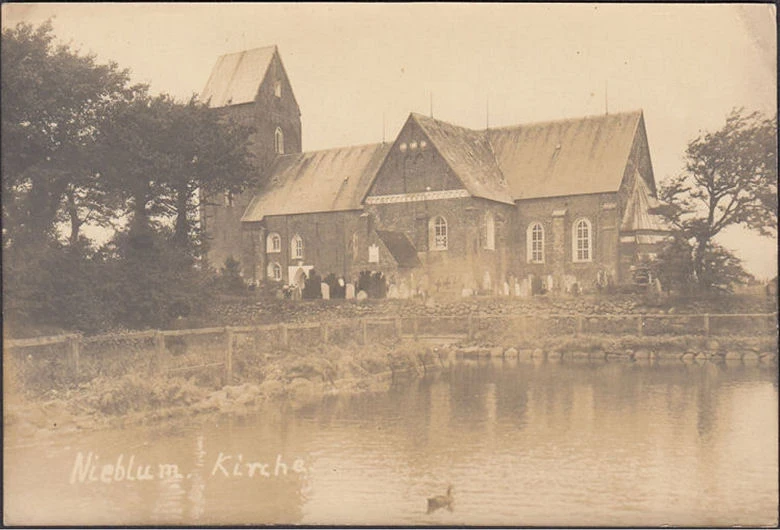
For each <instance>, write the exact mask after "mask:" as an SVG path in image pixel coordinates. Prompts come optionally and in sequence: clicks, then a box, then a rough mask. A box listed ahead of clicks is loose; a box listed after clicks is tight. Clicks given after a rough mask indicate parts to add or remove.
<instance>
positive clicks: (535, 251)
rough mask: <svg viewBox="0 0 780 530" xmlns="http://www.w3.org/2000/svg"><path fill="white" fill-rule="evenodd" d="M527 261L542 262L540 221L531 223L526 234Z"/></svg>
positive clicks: (542, 244) (542, 233)
mask: <svg viewBox="0 0 780 530" xmlns="http://www.w3.org/2000/svg"><path fill="white" fill-rule="evenodd" d="M526 242H527V246H528V250H527V252H526V255H527V257H528V263H544V227H543V226H542V223H531V225H529V226H528V233H527V234H526Z"/></svg>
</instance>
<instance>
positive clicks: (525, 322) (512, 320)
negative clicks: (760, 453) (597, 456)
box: [3, 313, 777, 381]
mask: <svg viewBox="0 0 780 530" xmlns="http://www.w3.org/2000/svg"><path fill="white" fill-rule="evenodd" d="M770 318H771V319H772V321H773V324H771V325H770V324H769V322H768V320H769V319H770ZM727 319H732V320H736V321H738V322H737V325H736V326H731V327H727V328H725V331H726V332H727V333H728V334H733V335H750V334H755V333H756V332H759V331H764V332H766V331H768V330H770V329H771V330H772V332H774V333H776V331H777V328H776V321H777V313H731V314H729V313H720V314H709V313H699V314H602V315H598V314H594V315H583V314H576V313H572V314H523V315H474V314H468V315H461V316H457V315H442V316H438V315H419V316H395V317H364V318H360V319H334V320H329V321H325V322H298V323H280V324H266V325H258V326H226V327H209V328H198V329H177V330H149V331H141V332H130V333H112V334H104V335H96V336H92V337H82V336H81V335H79V334H64V335H56V336H50V337H36V338H28V339H8V340H4V341H3V344H4V347H5V348H6V350H21V349H26V348H35V347H43V346H58V345H60V346H65V347H66V350H65V352H66V353H67V359H68V364H69V365H70V366H71V369H72V370H73V372H74V373H75V374H76V375H78V374H79V370H80V366H81V357H82V350H83V348H84V346H86V345H90V346H92V345H96V344H101V343H103V344H105V343H109V342H111V341H118V340H119V341H133V340H144V339H153V343H154V350H155V352H156V353H157V354H159V357H160V358H163V357H165V354H166V352H167V351H168V350H169V346H170V347H173V345H174V343H173V342H172V343H170V344H168V342H169V341H166V338H167V339H173V340H174V341H175V340H176V339H179V340H182V339H183V338H184V337H189V336H201V337H203V336H207V335H216V336H219V335H221V336H222V339H219V340H221V341H222V342H221V344H222V346H218V348H219V350H220V352H219V353H218V355H220V356H221V360H219V361H218V362H205V363H204V362H200V363H198V364H193V365H186V366H175V367H168V366H167V364H166V363H163V364H162V371H164V372H166V373H177V372H186V371H191V370H198V369H205V368H217V367H221V368H222V369H224V373H225V380H226V381H231V380H232V377H233V370H234V359H233V356H234V351H235V344H236V339H237V337H239V336H248V337H250V338H251V339H252V344H253V346H252V347H253V349H255V350H257V348H258V345H259V343H260V342H261V341H259V340H258V337H259V336H260V334H262V333H275V334H277V335H278V338H277V339H276V340H274V341H272V343H271V344H270V345H271V346H272V347H273V348H276V349H282V350H286V349H288V348H289V347H290V335H291V334H296V333H297V332H304V331H308V332H311V331H313V330H317V331H318V332H319V333H318V334H317V336H316V340H317V341H319V342H322V343H333V342H338V338H337V337H338V333H339V331H343V330H344V329H345V328H347V329H351V330H353V335H352V336H353V338H354V337H355V336H356V337H357V338H358V340H357V342H359V343H360V344H363V345H366V344H369V342H370V340H371V339H372V338H376V336H377V335H378V333H377V328H379V327H380V326H382V327H383V328H384V329H387V330H392V333H391V334H390V336H392V337H395V338H403V337H411V338H414V339H415V340H417V339H419V338H421V337H442V336H447V337H460V338H464V339H466V338H468V339H469V340H472V339H475V338H476V339H478V338H480V337H485V336H488V335H489V334H493V333H497V331H496V329H495V327H494V324H495V323H496V322H499V323H500V322H501V321H504V322H506V323H508V324H509V326H510V327H509V328H507V327H506V326H504V327H503V328H500V329H503V330H507V329H509V330H511V331H512V332H515V333H519V334H520V335H523V336H528V337H533V336H540V335H554V334H558V335H562V336H563V335H571V334H573V335H587V334H589V333H590V334H594V333H613V334H614V333H620V334H635V335H640V336H641V335H645V334H653V335H670V334H671V335H680V334H689V335H704V336H710V335H713V334H714V333H713V332H715V331H718V330H719V326H722V325H723V324H722V323H723V321H724V320H727ZM600 321H606V323H608V324H610V326H607V327H606V328H605V327H604V326H603V323H600ZM653 321H663V322H665V323H666V324H667V327H665V328H663V327H662V328H660V330H659V329H658V328H655V327H653V326H652V325H651V323H652V322H653ZM746 321H747V323H749V322H753V323H754V324H755V323H756V322H758V323H759V324H761V325H760V327H759V328H758V329H756V328H755V326H754V327H751V326H749V325H747V323H746ZM761 321H763V322H761ZM697 322H698V325H697V324H696V323H697ZM670 323H671V327H669V326H670ZM713 323H715V324H716V325H715V326H713ZM599 326H601V327H599ZM605 329H606V331H605Z"/></svg>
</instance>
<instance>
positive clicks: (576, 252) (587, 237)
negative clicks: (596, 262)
mask: <svg viewBox="0 0 780 530" xmlns="http://www.w3.org/2000/svg"><path fill="white" fill-rule="evenodd" d="M573 232H574V233H573V234H572V257H573V258H574V259H573V261H575V262H581V261H593V232H592V230H591V225H590V221H588V220H587V219H579V220H578V221H576V222H575V223H574V230H573Z"/></svg>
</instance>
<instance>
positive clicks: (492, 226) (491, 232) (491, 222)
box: [485, 212, 496, 250]
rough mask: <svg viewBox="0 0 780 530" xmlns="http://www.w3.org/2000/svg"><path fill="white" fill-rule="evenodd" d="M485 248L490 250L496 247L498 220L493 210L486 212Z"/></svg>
mask: <svg viewBox="0 0 780 530" xmlns="http://www.w3.org/2000/svg"><path fill="white" fill-rule="evenodd" d="M485 248H486V249H488V250H495V248H496V220H495V218H494V217H493V212H487V213H485Z"/></svg>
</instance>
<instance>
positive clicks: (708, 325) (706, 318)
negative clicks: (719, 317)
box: [704, 313, 710, 337]
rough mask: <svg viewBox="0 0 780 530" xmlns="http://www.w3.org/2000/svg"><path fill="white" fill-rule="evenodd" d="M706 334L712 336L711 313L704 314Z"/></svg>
mask: <svg viewBox="0 0 780 530" xmlns="http://www.w3.org/2000/svg"><path fill="white" fill-rule="evenodd" d="M704 335H705V336H707V337H709V336H710V314H709V313H705V314H704Z"/></svg>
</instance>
